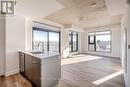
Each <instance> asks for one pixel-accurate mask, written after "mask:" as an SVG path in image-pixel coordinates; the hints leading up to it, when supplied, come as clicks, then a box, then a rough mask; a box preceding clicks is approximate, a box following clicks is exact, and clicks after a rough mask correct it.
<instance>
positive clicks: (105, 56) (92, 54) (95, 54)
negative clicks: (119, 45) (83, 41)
mask: <svg viewBox="0 0 130 87" xmlns="http://www.w3.org/2000/svg"><path fill="white" fill-rule="evenodd" d="M85 54H87V55H93V56H100V57H109V58H116V59H120V57H112V56H104V55H98V54H92V53H85Z"/></svg>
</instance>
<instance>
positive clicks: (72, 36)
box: [69, 32, 78, 52]
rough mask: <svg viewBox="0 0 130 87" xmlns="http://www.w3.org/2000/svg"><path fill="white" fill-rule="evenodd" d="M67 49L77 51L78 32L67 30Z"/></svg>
mask: <svg viewBox="0 0 130 87" xmlns="http://www.w3.org/2000/svg"><path fill="white" fill-rule="evenodd" d="M69 51H70V52H76V51H78V33H77V32H69Z"/></svg>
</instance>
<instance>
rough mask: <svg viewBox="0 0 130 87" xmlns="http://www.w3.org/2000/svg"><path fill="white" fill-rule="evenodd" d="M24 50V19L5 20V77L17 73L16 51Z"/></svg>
mask: <svg viewBox="0 0 130 87" xmlns="http://www.w3.org/2000/svg"><path fill="white" fill-rule="evenodd" d="M24 49H25V19H24V17H21V16H12V17H7V18H6V72H5V75H6V76H9V75H11V74H14V73H17V72H19V56H18V51H19V50H24Z"/></svg>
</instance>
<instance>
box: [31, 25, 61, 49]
mask: <svg viewBox="0 0 130 87" xmlns="http://www.w3.org/2000/svg"><path fill="white" fill-rule="evenodd" d="M59 37H60V33H59V32H56V31H49V30H44V29H41V28H36V27H33V50H40V51H41V50H42V49H44V51H57V52H59V51H60V38H59Z"/></svg>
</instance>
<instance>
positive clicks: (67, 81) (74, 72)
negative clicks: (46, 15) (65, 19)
mask: <svg viewBox="0 0 130 87" xmlns="http://www.w3.org/2000/svg"><path fill="white" fill-rule="evenodd" d="M0 87H32V85H31V83H30V82H29V81H28V80H26V79H25V78H24V77H23V76H21V75H20V74H16V75H13V76H9V77H6V78H0ZM55 87H124V78H123V72H122V67H121V61H120V59H115V58H107V57H98V56H92V55H84V54H82V55H75V56H71V57H70V58H67V59H62V77H61V80H60V82H59V84H58V85H57V86H55Z"/></svg>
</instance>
